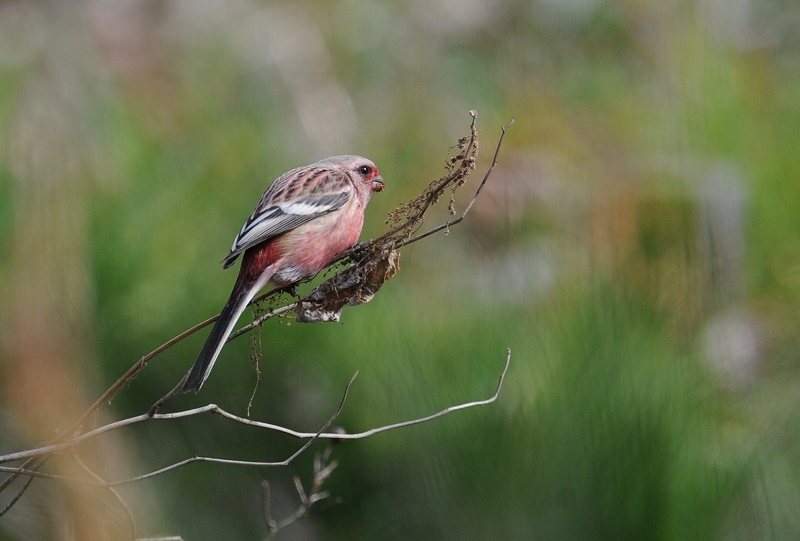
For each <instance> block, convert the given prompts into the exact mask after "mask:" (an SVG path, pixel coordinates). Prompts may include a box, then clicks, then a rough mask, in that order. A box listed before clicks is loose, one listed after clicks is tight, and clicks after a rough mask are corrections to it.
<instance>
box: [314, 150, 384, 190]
mask: <svg viewBox="0 0 800 541" xmlns="http://www.w3.org/2000/svg"><path fill="white" fill-rule="evenodd" d="M326 161H331V162H334V163H336V164H337V165H339V166H341V167H343V168H344V169H346V170H347V172H348V173H349V174H350V176H351V178H353V180H355V181H357V182H360V183H362V185H363V186H366V187H368V189H369V191H372V192H380V191H382V190H383V187H384V184H383V177H382V176H381V172H380V170H379V169H378V168H377V166H376V165H375V164H374V163H373V162H372V160H368V159H367V158H364V157H362V156H334V157H332V158H328V159H327V160H326Z"/></svg>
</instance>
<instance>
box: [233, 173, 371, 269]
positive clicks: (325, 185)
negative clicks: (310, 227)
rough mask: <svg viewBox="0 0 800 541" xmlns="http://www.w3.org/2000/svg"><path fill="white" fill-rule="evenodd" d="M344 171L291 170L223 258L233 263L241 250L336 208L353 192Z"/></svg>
mask: <svg viewBox="0 0 800 541" xmlns="http://www.w3.org/2000/svg"><path fill="white" fill-rule="evenodd" d="M354 190H355V189H354V188H353V185H352V184H351V183H350V182H349V181H348V179H347V178H346V176H345V174H344V173H341V172H338V171H331V170H325V169H319V168H302V169H296V170H292V171H289V172H287V173H285V174H284V175H282V176H281V177H280V178H278V180H276V181H275V182H274V183H273V184H272V186H270V187H269V189H268V190H267V191H266V193H264V196H263V197H262V198H261V201H259V203H258V205H257V206H256V210H255V211H254V212H253V214H251V215H250V217H249V218H248V219H247V221H246V222H245V223H244V225H243V226H242V229H241V231H239V234H238V235H237V236H236V238H235V239H234V241H233V245H232V246H231V251H230V253H229V254H228V255H227V256H226V257H225V259H224V260H223V261H222V265H223V267H224V268H228V267H230V266H231V265H232V264H233V262H234V261H235V260H236V258H237V257H239V254H240V253H242V252H244V251H245V250H247V249H248V248H251V247H253V246H255V245H256V244H259V243H261V242H264V241H267V240H269V239H271V238H273V237H276V236H278V235H280V234H281V233H285V232H287V231H290V230H292V229H294V228H296V227H298V226H300V225H303V224H304V223H306V222H309V221H311V220H313V219H314V218H317V217H318V216H322V215H324V214H328V213H329V212H333V211H335V210H337V209H338V208H340V207H341V206H342V205H344V204H345V203H346V202H347V201H348V200H349V199H350V198H351V197H353V196H354Z"/></svg>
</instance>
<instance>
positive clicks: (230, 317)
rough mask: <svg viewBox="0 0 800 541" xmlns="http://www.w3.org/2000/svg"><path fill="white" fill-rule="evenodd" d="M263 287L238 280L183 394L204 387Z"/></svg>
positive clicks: (191, 371) (190, 372) (259, 282)
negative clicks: (237, 326)
mask: <svg viewBox="0 0 800 541" xmlns="http://www.w3.org/2000/svg"><path fill="white" fill-rule="evenodd" d="M240 278H241V277H240ZM264 282H266V280H264ZM263 285H264V283H262V280H258V281H257V282H253V281H248V280H243V279H240V280H237V283H236V285H235V286H234V288H233V291H231V296H230V298H228V302H227V303H226V304H225V307H224V308H223V309H222V312H220V315H219V319H217V321H216V323H214V327H213V328H212V329H211V332H210V333H209V335H208V338H206V343H205V345H203V349H202V350H201V351H200V354H199V355H198V356H197V360H196V361H195V362H194V365H192V369H191V370H190V371H189V375H188V377H187V378H186V382H185V383H184V384H183V392H185V393H186V392H189V391H195V392H196V391H199V390H200V387H202V386H203V383H204V382H205V381H206V378H208V375H209V374H210V373H211V369H212V368H213V367H214V363H215V362H216V360H217V357H219V354H220V352H221V351H222V346H224V345H225V342H226V341H227V340H228V337H229V336H230V335H231V332H233V327H234V325H236V322H237V321H238V320H239V318H240V317H241V315H242V312H244V309H245V308H246V307H247V304H248V303H249V302H250V301H251V300H252V299H253V297H255V295H256V293H257V292H258V291H259V290H260V289H261V287H262V286H263Z"/></svg>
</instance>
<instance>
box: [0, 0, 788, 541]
mask: <svg viewBox="0 0 800 541" xmlns="http://www.w3.org/2000/svg"><path fill="white" fill-rule="evenodd" d="M798 36H800V6H798V4H797V3H796V2H792V1H788V0H764V1H757V0H735V1H732V0H690V1H686V2H659V1H656V0H652V1H638V2H636V1H622V0H620V1H616V2H612V1H603V0H535V1H531V0H528V1H523V0H517V1H515V0H508V1H503V0H493V1H482V0H461V1H458V2H456V1H451V0H428V1H424V2H423V1H418V0H414V1H410V2H399V1H395V2H375V3H366V2H357V1H354V0H350V1H341V2H339V1H337V2H322V1H300V2H291V3H289V2H284V3H272V2H265V1H256V0H237V1H225V2H222V1H213V0H173V1H169V2H163V1H148V0H141V1H137V2H129V1H123V0H91V1H89V0H85V1H75V2H59V1H56V0H51V1H42V2H25V1H5V2H0V130H2V136H1V137H0V141H2V142H1V143H0V145H1V149H0V150H1V153H0V233H2V234H0V249H1V250H2V258H1V259H0V292H1V294H2V305H1V308H0V310H2V312H1V313H2V322H3V324H2V329H0V345H2V349H1V350H0V352H1V353H0V355H1V356H0V359H2V363H1V364H0V377H1V378H2V379H1V380H0V381H1V383H0V385H2V389H3V391H2V395H1V398H0V408H2V409H0V412H2V415H0V453H2V452H5V451H11V450H18V449H22V448H25V447H26V446H30V445H34V444H36V443H38V442H40V441H42V440H46V439H48V438H50V437H51V436H52V434H53V433H54V432H53V431H54V430H57V429H58V427H63V426H65V425H66V424H68V423H69V421H70V420H71V419H73V418H75V416H76V415H77V414H78V413H79V412H80V411H81V410H82V409H83V408H84V407H85V406H86V405H87V404H88V403H89V402H90V401H91V400H92V399H93V398H94V397H95V396H97V395H98V394H99V393H100V392H101V391H102V389H104V388H105V387H106V386H108V385H109V384H110V383H111V382H112V381H113V380H114V379H115V378H116V377H117V376H118V375H119V374H120V373H121V372H122V371H123V370H124V369H125V368H127V367H128V366H129V365H130V364H132V363H133V362H134V361H135V360H137V359H138V358H139V356H141V355H142V354H144V353H146V352H148V351H149V350H150V349H152V348H153V347H155V346H156V345H158V344H160V343H161V342H163V341H164V340H166V339H168V338H170V337H171V336H173V335H175V334H176V333H177V332H179V331H180V330H182V329H184V328H186V327H188V326H190V325H192V324H194V323H196V322H197V321H199V320H201V319H204V318H205V317H207V316H208V315H210V314H212V313H215V312H216V311H217V310H218V309H219V307H220V306H221V304H222V303H223V302H224V299H225V298H226V296H227V294H228V289H229V287H230V286H231V284H232V282H233V279H234V275H233V273H232V272H223V271H222V270H221V268H220V266H219V265H218V263H219V261H220V259H221V258H222V257H223V256H224V255H225V253H226V250H227V248H228V246H229V243H230V240H231V239H232V238H233V236H234V235H235V233H236V231H238V228H239V227H240V225H241V223H242V221H243V220H244V218H245V217H246V216H247V215H248V214H249V213H250V211H251V210H252V207H253V206H254V205H255V202H256V201H257V199H258V197H259V196H260V194H261V192H262V190H263V189H264V188H265V187H266V185H267V184H268V183H269V182H270V181H271V180H272V179H273V178H275V177H276V176H277V175H278V174H280V173H281V172H283V171H284V170H286V169H288V168H290V167H293V166H296V165H299V164H302V163H307V162H311V161H314V160H316V159H319V158H320V157H323V156H325V155H330V154H338V153H358V154H363V155H366V156H369V157H370V158H372V159H373V160H374V161H375V162H376V163H378V165H379V166H380V167H381V170H382V172H383V175H384V178H385V179H386V183H387V189H386V190H385V191H384V192H383V193H381V194H379V195H378V196H376V197H375V198H374V199H373V202H372V203H371V205H370V209H368V218H367V222H368V223H367V226H366V228H365V234H364V235H365V236H370V235H374V234H377V233H379V232H381V230H382V226H383V224H382V219H383V217H384V216H386V214H387V212H388V211H390V210H391V209H392V208H394V207H395V206H396V205H397V204H398V203H400V202H402V201H405V200H407V199H409V198H410V197H412V196H413V195H414V194H416V193H417V192H419V191H420V190H421V189H422V187H423V186H424V185H425V183H426V182H427V181H428V180H430V179H432V178H436V177H438V176H440V175H441V173H442V166H443V161H444V159H445V157H446V154H447V149H448V147H449V146H450V145H451V144H453V142H454V141H455V140H456V139H457V138H458V137H459V136H461V135H464V134H466V132H467V128H468V122H469V119H468V116H467V111H468V110H469V109H477V110H478V111H479V113H480V118H479V129H480V130H481V135H482V157H481V158H480V159H479V169H481V167H485V166H486V165H488V158H489V155H488V154H489V152H488V151H489V148H490V147H491V146H492V145H493V143H494V140H495V139H494V138H495V137H496V135H497V134H498V132H499V127H500V125H502V124H503V123H505V122H506V121H507V120H508V119H509V118H511V117H514V118H515V119H516V124H515V126H514V128H513V129H512V131H511V132H510V133H509V137H508V138H507V140H506V144H505V146H504V148H503V151H502V155H501V167H500V168H499V169H498V170H497V171H496V174H495V175H494V177H493V178H492V180H491V183H490V184H489V186H488V187H487V191H486V193H485V194H484V196H483V197H482V198H481V200H480V201H479V202H478V204H477V206H476V207H475V209H474V213H473V214H472V215H471V216H470V218H469V220H467V221H466V222H464V223H463V224H461V225H459V226H458V227H457V228H453V229H452V231H451V232H450V234H449V235H448V236H444V235H440V236H438V237H435V238H431V239H429V240H427V241H425V242H423V243H419V244H416V245H413V246H411V247H409V248H408V249H406V250H404V252H403V255H402V259H401V267H400V272H399V274H398V275H397V276H396V277H395V278H394V279H393V280H392V281H390V282H388V283H387V284H386V286H385V287H384V288H383V289H382V290H381V292H380V293H379V294H378V295H377V296H376V298H375V299H374V300H373V301H372V302H371V303H370V304H367V305H365V306H361V307H357V308H354V309H350V310H346V311H345V313H344V319H343V321H344V323H343V324H342V325H298V324H289V323H288V322H284V323H280V322H276V321H273V322H270V323H269V324H268V325H266V326H265V327H264V329H263V331H262V332H261V336H262V341H263V349H264V357H263V359H262V360H261V362H260V369H261V372H262V381H261V382H260V384H259V388H258V392H257V393H256V396H255V399H254V403H253V408H252V415H253V417H254V418H258V419H265V420H269V421H272V422H276V423H280V424H284V425H289V426H293V427H297V428H301V429H306V430H314V429H316V428H317V427H318V426H319V425H320V424H321V423H323V422H324V420H325V419H327V417H328V416H329V415H330V413H331V412H332V411H333V410H334V409H335V406H336V403H337V401H338V398H339V394H340V392H341V389H342V387H343V385H344V383H345V382H346V381H347V380H348V378H349V377H350V375H351V374H352V373H353V372H354V371H355V370H359V371H360V376H359V379H358V380H357V382H356V384H355V386H354V388H353V391H352V394H351V397H350V400H349V401H348V403H347V406H346V408H345V412H344V414H343V416H342V417H341V418H340V420H339V423H340V424H341V425H342V426H344V427H346V428H347V429H348V430H349V431H357V430H361V429H366V428H369V427H372V426H376V425H379V424H382V423H386V422H392V421H395V420H401V419H406V418H413V417H417V416H421V415H425V414H428V413H431V412H433V411H436V410H438V409H440V408H442V407H444V406H447V405H450V404H453V403H457V402H461V401H466V400H471V399H474V398H478V397H482V396H485V395H487V394H489V393H490V391H491V388H492V385H493V382H494V379H495V377H496V376H497V374H498V373H499V370H500V368H501V366H502V362H503V357H504V348H505V347H506V346H510V347H511V348H512V349H513V354H514V357H513V364H512V367H511V370H510V373H509V375H508V380H507V387H506V388H505V391H504V394H503V395H502V396H501V400H500V401H499V402H498V403H497V404H495V405H493V406H491V407H488V408H485V409H478V410H470V411H466V412H462V413H460V414H458V415H455V416H451V417H447V418H445V419H442V420H439V421H437V422H435V423H432V424H430V425H425V426H420V427H416V428H412V429H407V430H404V431H398V432H392V433H388V434H383V435H380V436H377V437H374V438H371V439H368V440H364V441H359V442H352V443H347V444H342V445H338V446H336V448H335V449H334V452H333V455H334V458H335V459H337V460H339V462H340V466H339V468H338V469H337V470H336V471H335V472H334V474H333V476H332V478H331V480H330V481H329V486H328V488H329V490H330V491H331V492H332V494H333V498H332V499H331V500H330V502H329V504H328V505H326V504H322V505H321V506H320V510H319V512H317V513H314V514H313V515H312V516H311V517H309V518H306V519H304V520H302V521H300V522H299V523H297V524H296V525H294V526H292V527H291V528H290V529H287V530H286V531H284V532H282V533H281V535H283V536H284V537H285V538H291V539H489V538H499V539H614V540H618V539H742V540H744V539H747V540H752V539H797V538H798V537H800V514H798V512H797V509H798V508H800V488H799V487H800V466H799V465H800V404H799V403H798V393H797V388H798V385H800V364H799V363H798V358H800V356H799V355H798V351H800V334H799V333H798V332H797V329H798V324H800V317H798V314H800V240H799V239H800V159H798V148H799V147H800V40H798ZM476 180H477V179H476ZM463 203H464V201H463V200H462V201H460V204H461V205H462V206H463ZM442 218H444V216H442ZM430 225H433V223H431V224H430ZM202 338H203V337H202V336H195V337H193V338H192V339H190V340H187V341H186V342H184V343H182V344H180V345H179V346H178V347H176V348H174V349H172V350H170V351H169V352H168V353H166V354H165V355H163V356H161V357H160V358H158V359H157V360H156V361H154V362H153V364H152V365H151V366H150V367H148V368H147V370H145V371H144V372H143V373H142V375H141V376H140V377H139V378H137V379H136V380H135V381H134V382H133V383H132V384H131V385H130V386H129V387H128V388H127V389H125V390H124V391H123V392H122V393H121V394H120V395H119V396H118V398H117V399H116V400H115V401H114V403H113V404H112V405H111V406H110V407H109V408H107V409H106V410H105V413H104V414H103V418H105V419H112V418H119V417H123V416H128V415H133V414H138V413H140V412H142V411H143V410H144V409H146V408H147V407H148V406H149V405H150V404H151V403H152V402H153V401H154V400H155V399H156V398H158V397H159V396H161V395H162V394H163V393H164V392H165V391H167V390H168V389H169V388H170V387H171V386H172V385H173V384H174V383H175V381H177V378H178V377H179V376H180V374H181V373H182V372H183V371H185V370H186V369H187V367H188V366H189V365H190V364H191V362H192V361H193V359H194V355H195V354H196V353H197V351H198V349H199V347H200V346H201V343H202ZM250 347H251V346H250V344H248V339H246V338H245V339H239V340H237V341H236V342H233V343H231V344H230V345H229V346H228V347H227V348H226V350H225V352H224V353H223V356H222V358H221V362H220V363H219V366H218V368H217V369H216V370H215V372H214V374H213V376H212V378H211V379H210V380H209V382H208V383H207V385H206V386H205V387H204V388H203V391H202V393H201V394H199V395H197V396H185V397H181V398H180V399H178V400H177V401H176V402H175V403H174V404H171V405H170V407H176V408H177V407H184V406H190V405H193V404H203V403H207V402H216V403H219V404H220V405H221V406H223V407H225V408H228V409H230V410H232V411H235V412H238V413H244V412H245V410H246V408H247V404H248V400H249V397H250V395H251V393H252V390H253V386H254V384H255V370H254V368H253V367H252V366H251V365H250V364H249V363H248V362H247V359H248V358H249V357H250V356H251V355H250V350H249V348H250ZM296 445H297V443H296V442H294V441H287V440H286V439H285V438H281V437H277V436H268V435H265V434H263V433H261V432H255V431H250V430H245V429H243V428H242V427H238V426H231V425H230V424H228V423H225V422H222V420H220V419H190V420H185V421H182V422H175V423H166V424H149V425H147V426H142V427H138V428H135V429H131V430H128V431H125V432H123V433H120V434H117V435H114V436H112V437H108V438H104V439H103V440H101V441H98V442H96V443H95V444H93V445H91V446H87V448H86V449H83V450H82V451H83V456H84V457H85V459H86V460H87V461H88V462H89V463H91V464H92V466H93V467H94V468H95V469H96V470H97V471H98V473H100V474H102V475H104V476H106V477H107V478H109V479H119V478H123V477H126V476H128V475H133V474H137V473H141V472H144V471H147V470H148V469H154V468H155V467H158V466H161V465H164V464H167V463H168V462H171V461H174V460H177V459H180V458H184V457H186V456H190V455H193V454H205V455H213V456H224V457H235V458H249V459H254V460H269V459H280V458H283V457H284V456H285V455H286V454H288V453H289V452H290V451H291V450H293V449H294V448H295V446H296ZM323 445H324V444H322V443H320V446H323ZM52 470H53V471H61V472H67V473H78V472H79V471H78V470H76V469H75V466H74V464H72V463H71V461H70V460H69V459H67V458H65V459H64V460H63V461H61V462H54V463H53V464H52ZM310 472H311V454H310V453H309V455H308V456H306V457H303V458H302V459H300V460H298V462H297V463H295V464H293V465H292V466H291V467H289V468H286V469H282V470H267V471H264V470H255V469H241V468H233V467H224V466H214V465H193V466H189V467H187V468H184V469H182V470H179V471H177V472H174V473H172V474H169V475H166V476H163V477H159V478H156V479H153V480H150V481H146V482H142V483H137V484H133V485H130V486H126V487H123V488H121V489H120V491H121V494H122V495H123V496H124V497H125V498H126V500H128V501H129V504H130V507H131V510H132V512H133V514H134V516H135V517H136V519H137V524H138V527H139V532H140V535H147V536H151V535H156V534H164V535H166V534H172V535H182V536H184V538H186V539H191V540H201V539H209V540H211V539H260V538H263V537H265V536H266V532H267V530H266V526H265V524H264V522H263V519H262V500H261V488H260V486H261V485H260V483H261V480H262V479H268V480H269V481H270V482H271V485H272V487H273V498H272V499H273V514H274V515H275V516H277V517H280V516H283V515H285V514H287V513H289V512H290V511H291V510H292V509H294V507H295V506H296V496H295V494H294V493H293V488H292V483H291V476H292V475H293V474H298V475H300V476H301V477H302V478H303V479H306V480H307V479H308V477H309V476H310ZM8 497H9V496H8V495H7V494H4V495H3V499H2V501H3V502H6V501H7V498H8ZM126 524H127V523H126V520H125V515H124V514H123V513H122V512H121V510H120V508H119V506H118V505H117V504H116V501H115V500H114V499H113V498H112V497H111V496H110V495H109V494H108V493H107V492H104V491H93V490H87V489H85V487H76V486H73V485H69V484H65V485H55V484H53V483H48V482H40V481H37V482H35V483H34V484H33V485H32V488H31V490H30V491H29V493H28V494H27V495H26V497H25V498H24V499H23V500H22V501H21V502H20V503H19V504H18V506H17V507H15V508H14V509H13V510H12V511H11V512H9V513H8V514H7V515H6V516H4V517H2V518H0V539H9V540H17V539H25V540H29V539H71V538H72V537H70V536H69V535H70V534H69V533H68V532H69V531H73V532H77V533H76V535H77V538H86V539H89V538H91V539H101V538H103V536H105V537H107V538H120V537H119V535H121V534H120V533H119V532H125V531H127V530H126V527H127V526H126ZM109 532H111V533H109ZM115 532H116V533H115ZM115 536H116V537H115ZM279 538H280V537H279Z"/></svg>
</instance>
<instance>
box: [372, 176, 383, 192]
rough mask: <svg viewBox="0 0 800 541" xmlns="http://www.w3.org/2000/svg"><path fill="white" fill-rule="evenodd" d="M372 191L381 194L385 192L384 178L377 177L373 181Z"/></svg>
mask: <svg viewBox="0 0 800 541" xmlns="http://www.w3.org/2000/svg"><path fill="white" fill-rule="evenodd" d="M372 191H373V192H381V191H383V177H382V176H377V177H375V178H373V179H372Z"/></svg>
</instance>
